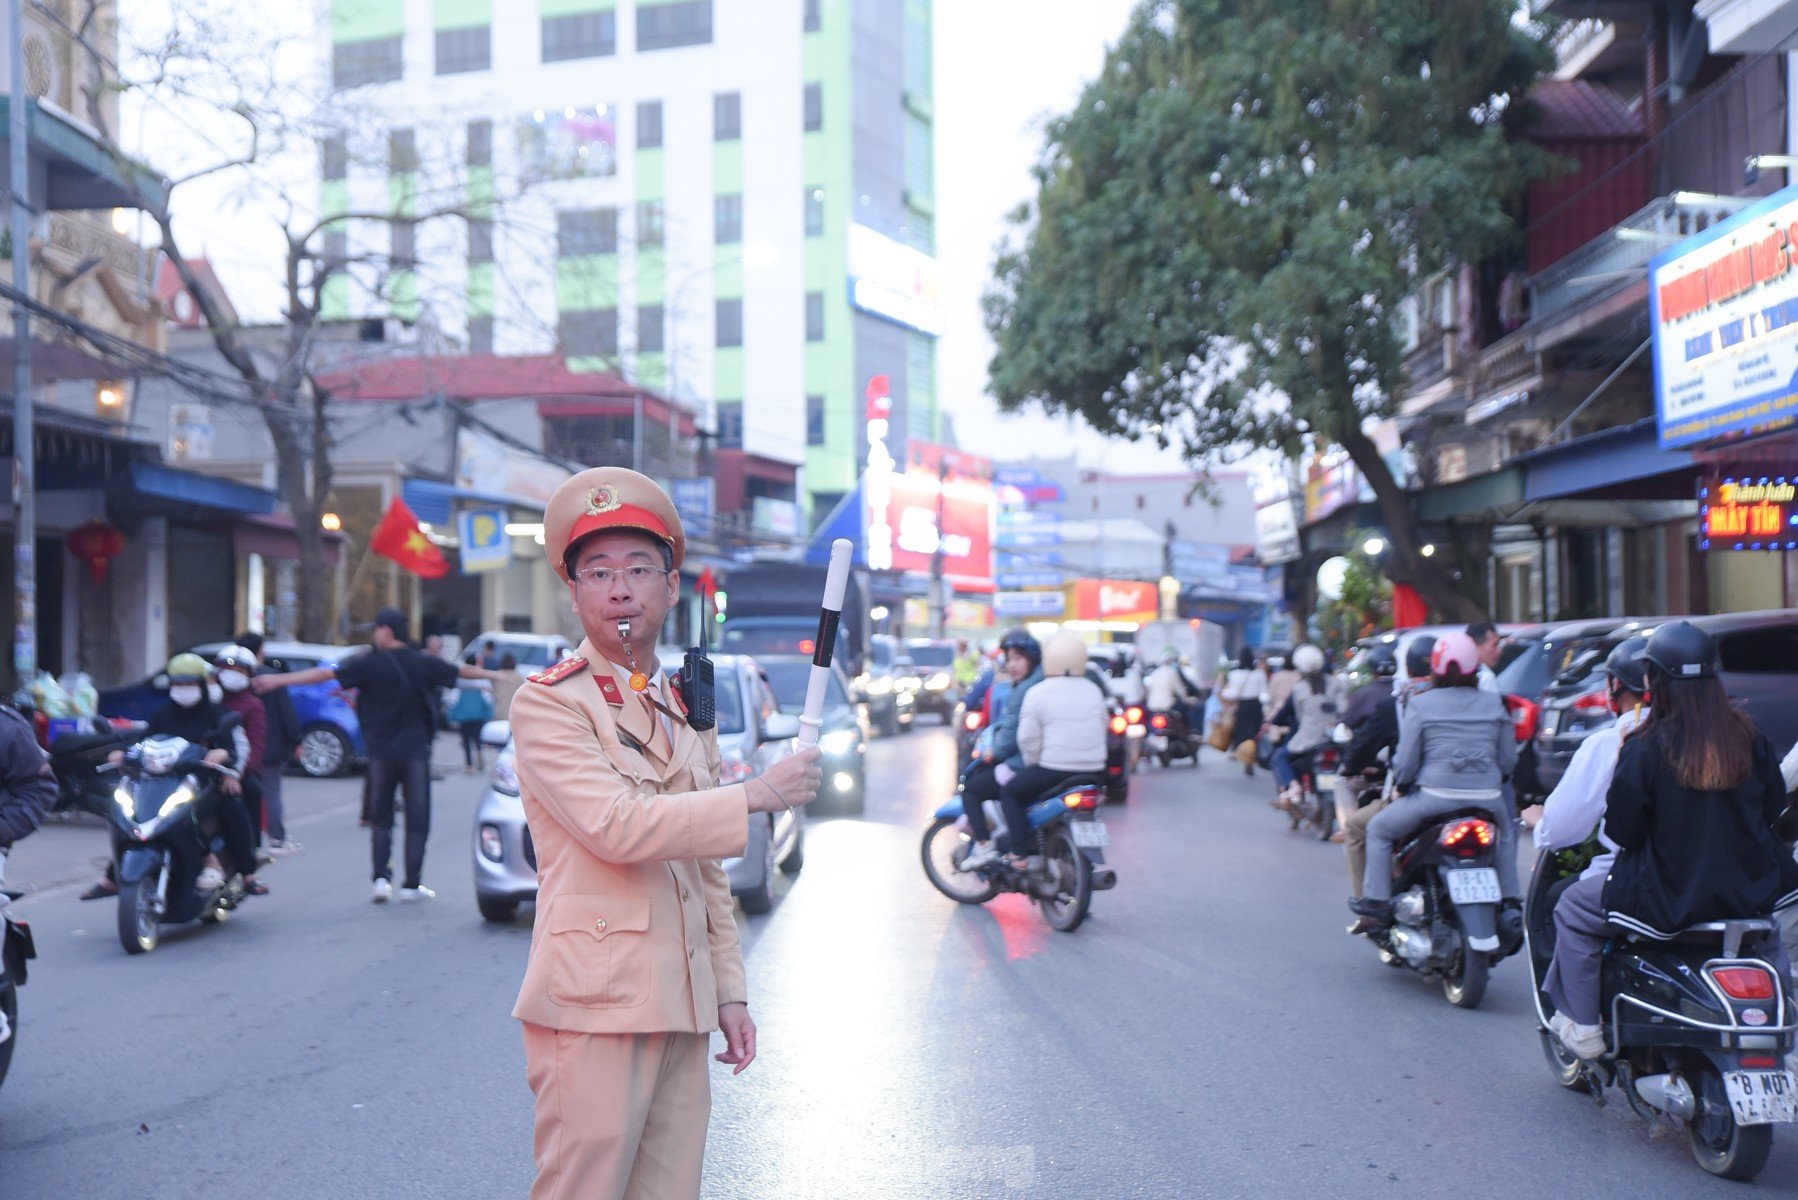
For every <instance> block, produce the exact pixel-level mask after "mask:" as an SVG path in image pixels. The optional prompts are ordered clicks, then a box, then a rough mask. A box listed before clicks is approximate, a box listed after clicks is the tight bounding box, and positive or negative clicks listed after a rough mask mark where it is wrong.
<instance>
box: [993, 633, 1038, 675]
mask: <svg viewBox="0 0 1798 1200" xmlns="http://www.w3.org/2000/svg"><path fill="white" fill-rule="evenodd" d="M1007 650H1016V651H1017V652H1018V653H1019V654H1022V655H1023V656H1024V657H1025V658H1027V659H1029V660H1030V665H1031V666H1032V667H1040V666H1042V665H1043V644H1042V643H1041V642H1039V641H1037V640H1036V639H1035V638H1034V637H1032V636H1031V635H1030V631H1029V630H1028V629H1008V630H1006V631H1005V636H1004V637H1002V638H1000V639H999V653H1000V654H1004V653H1005V652H1006V651H1007Z"/></svg>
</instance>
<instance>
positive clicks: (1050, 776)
mask: <svg viewBox="0 0 1798 1200" xmlns="http://www.w3.org/2000/svg"><path fill="white" fill-rule="evenodd" d="M1017 707H1018V753H1019V754H1020V755H1021V756H1022V758H1023V760H1024V766H1023V767H1022V769H1020V770H1019V771H1018V772H1017V774H1015V775H1013V776H1012V777H1011V778H1010V779H1008V780H1006V781H1005V782H1004V783H1003V784H1002V785H1000V788H999V803H1000V804H1001V805H1002V806H1003V807H1004V809H1005V828H1006V829H1007V830H1008V831H1009V836H1010V841H1011V860H1012V866H1013V867H1015V868H1017V869H1018V870H1023V871H1032V870H1036V869H1037V868H1038V867H1040V866H1041V859H1040V858H1039V857H1038V856H1037V840H1036V830H1035V829H1034V828H1033V827H1032V826H1031V824H1030V805H1031V804H1033V803H1034V802H1035V801H1036V800H1038V799H1040V798H1041V797H1042V796H1044V795H1046V794H1048V793H1049V792H1050V791H1052V790H1053V789H1054V788H1055V787H1056V786H1057V785H1059V784H1060V783H1062V782H1063V781H1065V780H1068V779H1072V778H1074V777H1075V776H1077V775H1096V774H1099V773H1101V772H1103V771H1104V770H1105V725H1106V721H1107V720H1108V719H1109V717H1110V710H1109V709H1108V708H1107V707H1106V704H1105V693H1104V692H1103V691H1101V690H1100V688H1099V685H1098V684H1096V683H1094V682H1093V681H1092V680H1090V679H1088V678H1087V677H1086V643H1085V642H1083V641H1081V640H1080V635H1079V634H1077V633H1074V632H1072V631H1068V630H1064V631H1063V632H1061V633H1058V634H1056V635H1055V636H1054V637H1052V638H1050V639H1049V644H1048V645H1047V646H1045V647H1044V648H1043V664H1042V680H1041V682H1040V683H1038V684H1036V685H1035V686H1033V687H1031V688H1030V689H1029V692H1028V694H1027V695H1026V696H1025V697H1024V699H1023V701H1022V702H1021V703H1020V704H1019V705H1018V706H1017Z"/></svg>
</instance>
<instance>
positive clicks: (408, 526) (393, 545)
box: [368, 496, 450, 579]
mask: <svg viewBox="0 0 1798 1200" xmlns="http://www.w3.org/2000/svg"><path fill="white" fill-rule="evenodd" d="M368 548H369V549H370V550H373V551H374V552H375V553H376V554H379V555H381V556H382V557H384V558H391V559H392V560H393V561H394V562H396V563H398V564H399V565H400V566H402V567H404V568H405V569H406V570H408V571H410V572H412V573H413V574H414V575H421V576H423V577H424V578H426V579H438V578H441V577H442V576H444V575H448V574H449V569H450V566H449V560H448V559H446V558H444V557H443V551H441V550H439V549H438V548H437V547H436V546H435V545H433V544H432V542H431V539H430V538H428V537H426V536H425V531H424V530H423V529H421V528H419V524H418V518H417V517H416V516H414V515H413V514H412V510H411V509H410V508H407V507H406V502H405V501H404V500H401V499H400V498H399V497H398V496H395V497H394V498H393V503H392V504H389V505H388V506H387V514H386V515H385V516H383V517H382V518H381V523H380V524H379V525H377V526H375V532H374V536H373V537H371V538H369V539H368Z"/></svg>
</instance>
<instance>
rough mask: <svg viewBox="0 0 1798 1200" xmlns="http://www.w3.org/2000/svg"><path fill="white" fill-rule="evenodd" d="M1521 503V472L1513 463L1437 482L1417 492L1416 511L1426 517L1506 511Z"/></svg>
mask: <svg viewBox="0 0 1798 1200" xmlns="http://www.w3.org/2000/svg"><path fill="white" fill-rule="evenodd" d="M1521 503H1523V472H1522V471H1519V470H1518V469H1517V468H1515V467H1505V468H1504V469H1502V470H1498V471H1490V472H1488V473H1486V474H1484V475H1475V476H1474V477H1473V478H1471V479H1458V480H1456V481H1455V482H1454V483H1439V484H1436V485H1435V486H1434V487H1427V488H1424V489H1423V490H1422V491H1420V492H1418V493H1417V515H1418V516H1419V517H1421V518H1422V519H1423V520H1425V521H1449V520H1454V519H1456V518H1466V517H1475V516H1485V515H1489V514H1493V513H1502V512H1508V511H1509V510H1511V509H1513V508H1516V507H1517V506H1518V505H1519V504H1521Z"/></svg>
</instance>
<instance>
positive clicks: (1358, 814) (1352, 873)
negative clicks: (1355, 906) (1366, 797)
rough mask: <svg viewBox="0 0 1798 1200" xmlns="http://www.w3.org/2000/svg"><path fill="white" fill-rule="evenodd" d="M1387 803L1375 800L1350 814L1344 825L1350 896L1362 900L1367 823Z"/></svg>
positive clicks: (1365, 871) (1343, 832)
mask: <svg viewBox="0 0 1798 1200" xmlns="http://www.w3.org/2000/svg"><path fill="white" fill-rule="evenodd" d="M1387 803H1388V802H1387V801H1386V800H1383V799H1380V800H1374V801H1373V802H1372V803H1370V804H1368V805H1367V806H1366V807H1364V808H1358V809H1356V810H1355V811H1354V812H1352V813H1350V814H1349V817H1348V820H1346V821H1344V822H1343V823H1342V846H1343V849H1345V850H1347V851H1348V869H1349V895H1350V896H1353V897H1354V898H1355V899H1357V900H1359V899H1360V898H1361V882H1362V877H1363V876H1364V875H1366V874H1367V823H1368V822H1369V821H1371V820H1373V819H1374V818H1375V817H1377V816H1379V815H1380V810H1381V809H1383V808H1385V807H1386V805H1387Z"/></svg>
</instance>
